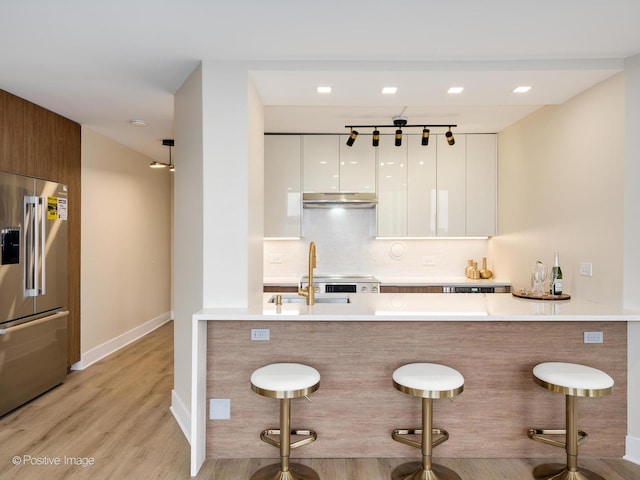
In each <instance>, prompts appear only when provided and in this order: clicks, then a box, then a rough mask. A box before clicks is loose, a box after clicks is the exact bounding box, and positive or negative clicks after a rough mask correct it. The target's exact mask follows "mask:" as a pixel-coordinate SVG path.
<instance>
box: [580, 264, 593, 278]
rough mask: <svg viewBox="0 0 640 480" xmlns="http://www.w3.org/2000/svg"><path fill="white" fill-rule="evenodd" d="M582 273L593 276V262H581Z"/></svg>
mask: <svg viewBox="0 0 640 480" xmlns="http://www.w3.org/2000/svg"><path fill="white" fill-rule="evenodd" d="M580 275H583V276H585V277H591V276H592V275H593V266H592V264H591V262H580Z"/></svg>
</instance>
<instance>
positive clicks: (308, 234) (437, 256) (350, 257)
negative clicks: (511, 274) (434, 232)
mask: <svg viewBox="0 0 640 480" xmlns="http://www.w3.org/2000/svg"><path fill="white" fill-rule="evenodd" d="M375 231H376V218H375V210H374V209H342V208H338V209H304V211H303V228H302V232H303V237H302V238H301V239H300V240H269V239H266V240H265V242H264V274H265V279H267V281H271V280H272V279H273V280H276V281H277V280H278V279H286V278H293V279H296V280H297V279H299V277H300V276H302V275H306V274H307V253H308V247H309V242H311V241H313V242H315V244H316V248H317V269H316V274H322V273H326V274H334V275H335V274H371V275H375V276H377V277H378V278H379V279H381V280H383V281H384V280H385V279H388V278H394V277H403V278H408V277H413V278H414V279H425V278H432V279H435V278H438V279H442V278H451V277H458V278H459V277H464V270H465V268H466V266H467V260H469V259H473V260H475V261H477V262H480V261H481V259H482V257H484V256H486V255H487V240H485V239H456V240H443V239H430V240H425V239H376V238H375ZM395 244H400V245H401V246H402V248H404V250H403V253H402V255H393V254H392V253H391V246H392V245H395ZM272 255H277V256H279V257H280V258H281V259H282V263H271V256H272ZM425 256H428V257H433V259H434V265H429V266H427V265H424V261H423V260H424V257H425ZM487 260H488V265H489V268H490V269H492V259H491V258H489V259H487ZM499 273H500V272H496V276H497V277H500V275H499ZM500 279H501V280H505V279H506V280H508V278H505V277H502V278H500Z"/></svg>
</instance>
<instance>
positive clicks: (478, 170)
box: [466, 134, 498, 236]
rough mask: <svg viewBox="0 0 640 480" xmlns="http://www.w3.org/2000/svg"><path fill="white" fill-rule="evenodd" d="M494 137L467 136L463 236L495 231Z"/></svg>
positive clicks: (486, 234) (495, 174) (495, 167)
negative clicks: (465, 213)
mask: <svg viewBox="0 0 640 480" xmlns="http://www.w3.org/2000/svg"><path fill="white" fill-rule="evenodd" d="M497 148H498V147H497V138H496V135H495V134H480V135H471V134H469V135H467V200H466V201H467V228H466V234H467V236H491V235H495V234H496V200H497V199H496V196H497V195H496V192H497V153H498V152H497Z"/></svg>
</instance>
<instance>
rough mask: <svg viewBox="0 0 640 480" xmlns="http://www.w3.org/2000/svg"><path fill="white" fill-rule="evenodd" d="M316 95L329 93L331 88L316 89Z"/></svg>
mask: <svg viewBox="0 0 640 480" xmlns="http://www.w3.org/2000/svg"><path fill="white" fill-rule="evenodd" d="M316 92H318V93H331V87H318V88H317V89H316Z"/></svg>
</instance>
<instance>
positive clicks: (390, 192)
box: [377, 135, 408, 237]
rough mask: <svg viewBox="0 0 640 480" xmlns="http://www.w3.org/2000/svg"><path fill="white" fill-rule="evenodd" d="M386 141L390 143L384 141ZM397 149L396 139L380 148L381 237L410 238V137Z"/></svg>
mask: <svg viewBox="0 0 640 480" xmlns="http://www.w3.org/2000/svg"><path fill="white" fill-rule="evenodd" d="M383 140H386V141H383ZM403 140H404V141H403V142H402V146H400V147H396V146H395V145H394V142H393V137H391V136H389V137H388V138H387V137H385V138H383V139H380V146H379V147H377V148H378V207H377V215H378V236H380V237H395V236H406V235H407V171H408V168H407V152H408V149H407V136H406V135H405V137H404V138H403Z"/></svg>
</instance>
